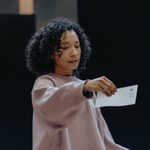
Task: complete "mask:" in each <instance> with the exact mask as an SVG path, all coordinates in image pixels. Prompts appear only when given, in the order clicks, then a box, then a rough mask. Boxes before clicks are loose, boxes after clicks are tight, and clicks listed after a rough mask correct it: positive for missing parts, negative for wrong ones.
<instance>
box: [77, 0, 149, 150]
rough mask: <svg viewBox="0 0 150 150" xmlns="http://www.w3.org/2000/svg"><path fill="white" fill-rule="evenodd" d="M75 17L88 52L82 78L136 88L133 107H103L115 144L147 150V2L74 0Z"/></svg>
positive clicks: (133, 149) (132, 148)
mask: <svg viewBox="0 0 150 150" xmlns="http://www.w3.org/2000/svg"><path fill="white" fill-rule="evenodd" d="M78 14H79V24H80V25H81V26H82V27H83V28H84V30H85V32H86V33H87V34H88V35H89V37H90V40H91V42H92V47H93V55H92V57H91V59H90V61H89V63H88V68H87V71H86V72H85V73H84V74H83V75H82V78H95V77H98V76H101V75H105V76H107V77H108V78H110V79H111V80H112V81H113V82H114V83H115V84H116V85H117V87H123V86H128V85H134V84H138V86H139V87H138V95H137V102H136V105H132V106H126V107H105V108H102V113H103V115H104V117H105V119H106V121H107V123H108V126H109V128H110V130H111V133H112V135H113V137H114V139H115V141H116V142H117V143H119V144H121V145H124V146H126V147H128V148H130V149H131V150H150V138H149V135H150V123H149V114H150V109H149V106H150V101H149V97H150V90H149V85H150V79H149V77H150V72H149V64H150V59H149V55H148V52H149V50H150V44H149V43H150V22H149V18H150V9H149V5H148V1H145V0H144V1H124V0H123V1H119V0H118V1H117V0H115V1H112V0H105V1H97V0H92V1H90V0H87V1H86V2H85V1H80V0H78Z"/></svg>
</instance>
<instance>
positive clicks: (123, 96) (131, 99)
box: [95, 85, 138, 107]
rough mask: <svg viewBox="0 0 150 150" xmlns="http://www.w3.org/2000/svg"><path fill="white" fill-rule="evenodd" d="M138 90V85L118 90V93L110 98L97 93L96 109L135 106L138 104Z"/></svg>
mask: <svg viewBox="0 0 150 150" xmlns="http://www.w3.org/2000/svg"><path fill="white" fill-rule="evenodd" d="M137 89H138V85H132V86H127V87H121V88H118V89H117V92H116V93H115V94H114V95H112V96H110V97H107V96H105V95H104V94H103V93H100V92H97V98H96V103H95V107H106V106H127V105H133V104H135V102H136V97H137Z"/></svg>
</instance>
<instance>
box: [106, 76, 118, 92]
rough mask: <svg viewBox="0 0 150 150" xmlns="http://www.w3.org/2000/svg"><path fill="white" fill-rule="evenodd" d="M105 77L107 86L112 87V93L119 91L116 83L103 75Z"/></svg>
mask: <svg viewBox="0 0 150 150" xmlns="http://www.w3.org/2000/svg"><path fill="white" fill-rule="evenodd" d="M103 79H104V80H105V81H106V82H105V84H106V86H107V87H108V88H110V89H111V91H112V93H115V92H116V91H117V87H116V86H115V84H114V83H113V82H112V81H111V80H109V79H108V78H106V77H103Z"/></svg>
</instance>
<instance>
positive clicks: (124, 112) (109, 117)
mask: <svg viewBox="0 0 150 150" xmlns="http://www.w3.org/2000/svg"><path fill="white" fill-rule="evenodd" d="M149 17H150V10H149V5H148V2H147V1H141V2H138V1H132V2H130V1H111V0H106V1H97V0H93V1H89V0H86V1H78V18H79V23H80V25H81V26H82V27H83V28H84V29H85V32H86V33H87V35H88V36H89V38H90V40H91V43H92V48H93V53H92V56H91V59H90V61H89V62H88V65H87V70H86V71H85V72H84V73H83V74H82V75H81V78H83V79H86V78H95V77H99V76H101V75H105V76H107V77H108V78H110V79H111V80H112V81H113V82H114V83H115V84H116V85H117V87H123V86H128V85H134V84H138V85H139V88H138V95H137V103H136V105H132V106H125V107H105V108H102V113H103V115H104V117H105V119H106V122H107V124H108V126H109V128H110V130H111V133H112V135H113V137H114V139H115V141H116V142H117V143H119V144H121V145H124V146H126V147H128V148H130V149H131V150H149V149H150V138H149V135H150V123H149V114H150V110H149V106H150V102H149V97H150V91H149V85H150V80H149V76H150V73H149V63H150V62H149V61H150V60H149V55H148V51H149V49H150V44H149V40H150V36H149V33H150V29H149V27H150V23H149ZM35 20H36V16H35V15H17V14H16V15H15V14H13V15H12V14H7V15H6V14H5V15H0V35H1V36H0V41H1V47H0V50H1V54H0V68H1V73H0V83H1V86H0V91H1V93H0V100H1V102H0V106H1V109H0V118H1V121H0V141H1V142H0V150H30V149H31V145H32V104H31V99H30V92H31V89H32V85H33V82H34V77H33V76H32V75H31V74H30V72H28V70H27V69H26V67H25V57H24V49H25V47H26V44H27V42H28V40H29V39H30V37H31V35H32V33H34V31H35V28H36V27H35Z"/></svg>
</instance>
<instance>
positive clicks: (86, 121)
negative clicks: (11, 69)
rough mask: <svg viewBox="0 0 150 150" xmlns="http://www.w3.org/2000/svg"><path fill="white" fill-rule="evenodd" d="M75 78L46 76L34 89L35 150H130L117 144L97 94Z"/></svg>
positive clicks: (38, 79) (39, 80)
mask: <svg viewBox="0 0 150 150" xmlns="http://www.w3.org/2000/svg"><path fill="white" fill-rule="evenodd" d="M84 82H85V81H81V80H79V79H78V78H76V77H75V76H61V75H56V74H52V73H50V74H47V75H43V76H41V77H39V78H37V79H36V81H35V84H34V86H33V90H32V104H33V150H128V149H127V148H125V147H122V146H120V145H118V144H116V143H115V142H114V140H113V138H112V136H111V134H110V132H109V129H108V127H107V124H106V122H105V120H104V118H103V116H102V114H101V112H100V109H99V108H95V107H94V100H95V98H96V97H95V95H93V96H92V98H87V97H85V96H84V95H83V93H82V89H83V85H84Z"/></svg>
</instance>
